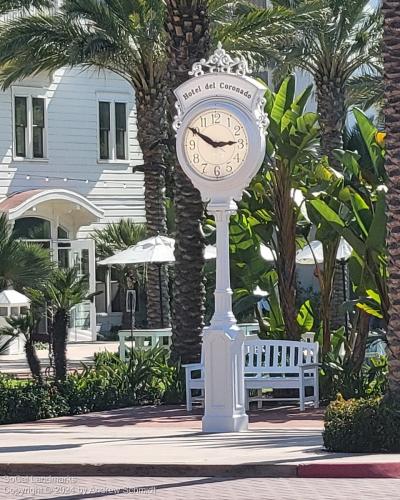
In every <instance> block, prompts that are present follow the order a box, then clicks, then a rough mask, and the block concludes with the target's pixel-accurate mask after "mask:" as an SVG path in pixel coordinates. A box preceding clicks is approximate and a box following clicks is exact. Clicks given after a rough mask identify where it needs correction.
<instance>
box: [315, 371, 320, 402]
mask: <svg viewBox="0 0 400 500" xmlns="http://www.w3.org/2000/svg"><path fill="white" fill-rule="evenodd" d="M314 377H315V380H314V408H319V370H318V368H317V369H316V370H315V372H314Z"/></svg>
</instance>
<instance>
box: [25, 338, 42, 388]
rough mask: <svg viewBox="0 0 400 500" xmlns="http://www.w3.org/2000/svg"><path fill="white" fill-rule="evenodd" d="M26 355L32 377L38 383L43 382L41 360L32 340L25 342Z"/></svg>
mask: <svg viewBox="0 0 400 500" xmlns="http://www.w3.org/2000/svg"><path fill="white" fill-rule="evenodd" d="M25 355H26V361H27V363H28V366H29V369H30V371H31V373H32V377H33V378H34V379H35V380H37V381H38V382H42V370H41V365H40V360H39V358H38V355H37V352H36V348H35V344H34V342H33V341H32V339H30V338H29V339H27V341H26V342H25Z"/></svg>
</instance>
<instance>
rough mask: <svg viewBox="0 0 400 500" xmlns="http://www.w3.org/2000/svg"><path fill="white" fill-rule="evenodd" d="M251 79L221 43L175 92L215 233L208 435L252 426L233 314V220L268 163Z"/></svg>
mask: <svg viewBox="0 0 400 500" xmlns="http://www.w3.org/2000/svg"><path fill="white" fill-rule="evenodd" d="M246 73H247V65H246V63H245V61H243V60H241V59H238V58H236V59H232V58H231V57H230V56H229V55H228V54H227V53H226V52H225V51H224V50H223V49H222V47H221V45H220V44H219V45H218V48H217V50H216V51H215V52H214V54H212V56H211V57H210V58H209V60H208V61H206V60H204V59H202V60H201V61H200V62H198V63H196V64H194V65H193V69H192V71H191V72H190V74H191V75H192V76H193V78H190V79H189V80H188V81H186V82H185V83H183V84H182V85H180V86H179V87H178V88H177V89H176V90H175V95H176V97H177V103H176V109H177V116H176V117H175V120H174V128H175V130H176V151H177V155H178V160H179V163H180V165H181V167H182V169H183V170H184V172H185V173H186V175H187V176H188V177H189V178H190V179H191V181H192V183H193V185H194V186H195V187H196V188H197V189H198V190H199V191H200V193H201V197H202V199H203V201H208V202H209V203H208V206H207V211H208V213H209V214H211V215H213V216H214V218H215V227H216V246H217V259H216V280H215V282H216V286H215V292H214V296H215V311H214V314H213V317H212V319H211V324H210V326H209V327H208V328H205V329H204V335H203V351H204V379H205V412H204V417H203V430H204V431H205V432H237V431H243V430H246V429H247V426H248V418H247V415H246V412H245V389H244V369H243V359H244V350H243V341H244V333H243V332H242V331H241V330H240V329H239V327H238V326H237V324H236V319H235V316H234V314H233V312H232V290H231V288H230V276H229V269H230V268H229V219H230V216H231V214H232V213H234V211H235V209H236V203H235V201H238V200H240V199H241V197H242V192H243V189H244V188H245V187H246V186H247V185H248V184H249V183H250V181H251V179H252V177H253V176H254V175H255V174H256V172H257V170H258V169H259V168H260V166H261V164H262V162H263V159H264V156H265V133H266V128H267V126H268V118H267V116H266V114H265V112H264V106H265V100H264V93H265V87H264V85H262V84H261V83H260V82H258V81H257V80H254V79H253V78H250V77H248V76H247V75H246Z"/></svg>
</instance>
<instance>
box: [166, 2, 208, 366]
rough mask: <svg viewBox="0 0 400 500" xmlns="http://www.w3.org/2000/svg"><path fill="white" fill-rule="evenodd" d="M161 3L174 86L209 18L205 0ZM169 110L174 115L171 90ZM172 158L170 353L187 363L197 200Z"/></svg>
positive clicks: (199, 325)
mask: <svg viewBox="0 0 400 500" xmlns="http://www.w3.org/2000/svg"><path fill="white" fill-rule="evenodd" d="M166 6H167V14H166V31H167V35H168V37H169V44H168V50H169V62H168V71H169V80H170V86H171V89H174V88H176V87H177V86H178V85H180V84H181V83H183V82H184V81H185V80H187V78H188V71H189V70H190V69H191V67H192V64H193V63H194V62H196V61H199V60H200V59H202V58H205V57H207V55H208V51H209V45H210V37H209V19H208V11H207V1H206V0H199V1H196V0H193V1H191V0H166ZM170 113H171V115H174V114H175V98H174V96H173V94H172V92H171V93H170ZM175 158H176V155H175ZM175 162H176V163H175V165H174V180H175V193H174V200H175V210H176V235H175V238H176V243H175V259H176V262H175V281H174V295H173V297H174V312H173V318H172V348H171V356H172V359H173V360H174V361H177V360H178V359H181V360H182V362H184V363H191V362H196V361H198V360H199V358H200V351H201V334H202V331H203V326H204V323H203V322H204V299H205V288H204V284H203V266H204V256H203V250H204V244H205V242H204V236H203V233H202V230H201V221H202V218H203V203H202V201H201V197H200V193H199V192H198V190H197V189H195V188H194V186H193V184H192V183H191V181H190V180H189V178H188V177H187V176H186V174H185V173H184V172H183V170H182V169H181V167H180V165H179V164H178V162H177V161H176V160H175Z"/></svg>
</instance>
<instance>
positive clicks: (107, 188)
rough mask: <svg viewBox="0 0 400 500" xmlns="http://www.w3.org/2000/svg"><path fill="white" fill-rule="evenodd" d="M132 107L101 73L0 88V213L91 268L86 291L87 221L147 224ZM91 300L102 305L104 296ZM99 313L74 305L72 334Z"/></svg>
mask: <svg viewBox="0 0 400 500" xmlns="http://www.w3.org/2000/svg"><path fill="white" fill-rule="evenodd" d="M135 113H136V112H135V104H134V94H133V91H132V87H131V86H130V85H129V83H127V82H126V81H125V80H123V79H122V78H121V77H119V76H117V75H115V74H113V73H110V72H107V71H97V70H85V71H83V70H82V69H79V68H76V69H72V70H71V69H61V70H59V71H56V72H55V73H53V74H52V75H50V76H48V75H43V76H38V77H34V78H31V79H26V80H24V81H22V82H20V83H19V84H18V85H13V86H12V87H11V88H10V89H9V90H7V91H6V92H0V211H1V212H3V213H6V214H7V217H8V219H9V220H10V223H12V224H13V225H14V229H15V230H16V231H17V232H18V234H19V235H20V237H21V238H26V239H30V240H34V241H37V242H40V243H41V244H42V245H43V246H45V247H47V248H49V249H50V250H51V255H52V258H53V259H54V261H56V262H58V263H59V264H60V265H63V266H67V265H68V266H71V265H73V264H74V263H75V264H76V263H78V264H79V265H80V267H81V269H82V272H83V273H87V272H89V275H90V287H91V290H92V291H94V290H95V288H96V272H95V267H96V266H95V252H94V245H93V241H92V240H91V239H90V238H89V235H90V232H91V231H92V230H93V228H96V227H102V226H104V225H105V224H107V223H108V222H112V221H118V220H119V219H121V218H131V219H133V220H134V221H136V222H141V223H142V222H144V221H145V212H144V188H143V174H142V173H133V167H135V165H140V164H141V163H142V156H141V151H140V148H139V144H138V142H137V138H136V135H137V134H136V119H135ZM96 301H97V306H98V310H99V311H98V312H100V313H101V312H105V307H106V306H105V304H106V302H107V296H106V294H103V295H102V296H99V297H98V298H97V299H96ZM108 303H109V305H110V300H108ZM108 312H110V307H109V308H108ZM100 316H101V315H100ZM100 316H99V315H98V318H97V321H96V305H95V304H92V305H89V304H83V305H82V306H81V307H78V308H77V309H76V311H73V316H72V324H71V327H72V331H73V332H74V335H73V336H72V338H75V339H81V340H82V339H84V338H86V339H90V338H93V339H95V338H96V323H98V321H99V318H100Z"/></svg>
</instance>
